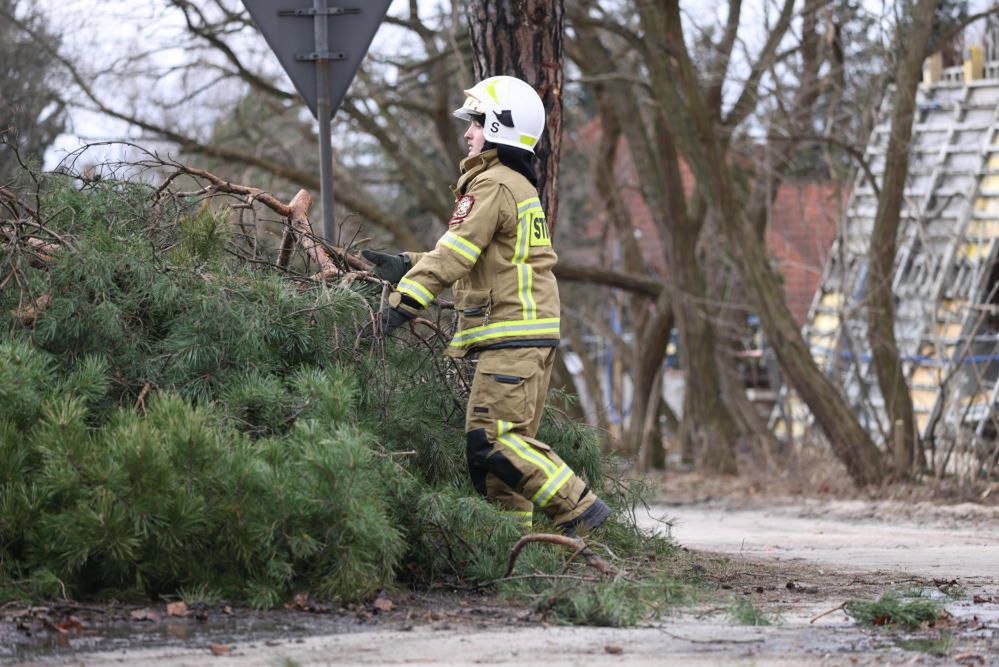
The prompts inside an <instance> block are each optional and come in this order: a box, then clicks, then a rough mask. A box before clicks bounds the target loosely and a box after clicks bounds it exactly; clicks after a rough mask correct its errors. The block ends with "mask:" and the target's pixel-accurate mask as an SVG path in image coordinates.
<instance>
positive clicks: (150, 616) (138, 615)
mask: <svg viewBox="0 0 999 667" xmlns="http://www.w3.org/2000/svg"><path fill="white" fill-rule="evenodd" d="M129 617H130V618H131V619H132V620H133V621H153V622H156V621H158V620H160V615H159V614H157V613H156V612H155V611H153V610H152V609H133V610H132V613H130V614H129Z"/></svg>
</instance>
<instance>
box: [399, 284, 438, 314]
mask: <svg viewBox="0 0 999 667" xmlns="http://www.w3.org/2000/svg"><path fill="white" fill-rule="evenodd" d="M397 289H398V290H399V292H401V293H402V294H408V295H409V296H411V297H413V298H414V299H416V301H417V302H418V303H419V304H420V305H421V306H423V307H424V308H426V307H427V305H429V304H430V302H431V301H433V300H434V295H433V294H431V293H430V290H428V289H427V288H426V287H424V286H423V285H421V284H420V283H418V282H416V281H415V280H410V279H409V278H403V279H402V280H400V281H399V287H398V288H397Z"/></svg>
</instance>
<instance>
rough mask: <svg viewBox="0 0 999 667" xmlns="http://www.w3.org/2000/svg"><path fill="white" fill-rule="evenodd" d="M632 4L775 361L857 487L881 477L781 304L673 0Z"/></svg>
mask: <svg viewBox="0 0 999 667" xmlns="http://www.w3.org/2000/svg"><path fill="white" fill-rule="evenodd" d="M639 8H640V11H641V13H642V15H643V23H645V24H646V34H649V33H650V31H653V30H656V31H661V32H662V33H663V34H665V36H666V42H665V48H664V49H663V52H662V53H660V54H659V56H660V58H661V60H659V63H660V65H659V66H658V67H655V68H653V70H652V79H653V87H654V89H655V90H656V91H657V93H658V99H659V101H660V103H661V104H662V106H663V110H664V112H665V114H664V118H665V120H666V122H667V123H668V125H669V127H670V129H671V130H672V133H673V135H674V136H675V137H676V139H677V141H678V143H679V145H680V147H681V150H682V151H683V154H684V157H685V158H686V159H687V161H688V163H689V164H690V167H691V169H692V170H693V172H694V175H695V177H696V178H697V181H698V183H699V184H701V185H702V187H704V188H705V191H706V195H707V199H708V200H709V201H710V202H711V203H712V205H713V206H715V207H716V210H717V211H718V212H719V214H720V215H721V219H722V220H723V222H724V224H722V230H723V233H724V234H725V236H726V239H727V240H728V242H729V245H730V247H731V250H732V252H733V257H734V259H735V260H736V265H737V266H738V267H739V270H740V274H741V275H742V277H743V280H744V281H745V283H746V285H747V287H748V289H749V291H750V294H751V296H752V299H753V301H754V304H753V305H754V306H755V310H756V312H757V313H758V315H759V317H760V320H761V322H762V324H763V328H764V330H765V332H766V334H767V336H768V338H769V339H770V341H771V342H772V343H773V346H774V351H775V352H776V354H777V357H778V359H779V360H780V363H781V367H782V368H783V370H784V372H785V373H786V374H787V376H788V378H789V379H790V380H791V382H792V384H793V385H794V387H795V389H796V390H797V391H798V394H799V395H800V396H801V398H802V400H804V401H805V403H806V404H807V405H808V407H809V408H810V409H811V411H812V414H813V415H814V416H815V419H816V422H817V423H818V424H819V426H820V427H821V428H822V430H823V432H824V433H825V434H826V437H827V438H828V439H829V442H830V445H831V447H832V449H833V451H834V452H835V453H836V455H837V456H838V458H839V459H840V460H841V461H842V462H843V463H844V464H845V466H846V468H847V471H848V472H849V474H850V476H851V478H852V479H853V480H854V481H855V482H856V483H857V484H859V485H866V484H871V483H875V482H878V481H880V480H881V479H882V478H883V477H884V466H883V461H882V457H881V453H880V452H879V451H878V449H877V447H876V446H875V445H874V443H873V442H872V441H871V439H870V437H869V436H868V434H867V432H866V431H865V430H864V429H863V427H862V426H861V425H860V423H859V422H858V420H857V418H856V416H855V415H854V414H853V413H852V411H851V410H850V408H849V406H848V405H847V404H846V402H845V401H844V400H843V397H842V396H841V395H840V394H839V392H838V391H837V389H836V387H835V386H834V385H833V384H832V383H831V382H830V380H829V379H828V378H827V377H826V376H825V375H824V374H823V373H822V372H821V371H820V370H819V368H818V367H817V366H816V365H815V362H814V360H813V359H812V357H811V354H810V353H809V350H808V347H807V345H806V344H805V341H804V339H803V338H802V336H801V333H800V331H799V330H798V327H797V325H796V323H795V322H794V318H793V317H792V316H791V313H790V311H789V310H788V308H787V304H786V303H785V302H784V299H783V295H782V293H781V289H780V285H779V284H778V281H777V278H776V276H775V275H774V274H773V271H772V270H771V268H770V264H769V262H768V260H767V257H766V253H765V251H764V249H763V244H762V243H761V242H760V241H759V240H758V238H757V235H756V232H755V230H754V229H753V226H752V224H751V222H750V220H748V219H747V216H746V213H745V211H743V210H742V208H741V207H740V206H739V202H738V200H737V197H736V192H735V185H734V181H733V177H732V173H731V169H730V167H729V165H728V164H727V162H726V159H725V152H724V150H723V148H722V143H721V141H720V139H719V136H718V132H717V129H716V127H715V125H714V123H713V121H712V119H711V115H710V113H709V111H708V109H707V107H706V106H705V104H704V101H703V99H702V95H701V91H700V89H699V85H698V81H697V76H696V74H695V70H694V67H693V64H692V63H691V61H690V55H689V53H688V52H687V47H686V44H685V43H684V38H683V29H682V24H681V22H680V9H679V6H678V3H677V0H667V2H666V3H665V9H664V10H663V9H662V8H661V7H660V6H659V4H658V3H655V5H653V4H651V3H650V2H649V0H640V2H639ZM659 12H661V14H662V15H661V16H658V13H659ZM691 380H692V378H691Z"/></svg>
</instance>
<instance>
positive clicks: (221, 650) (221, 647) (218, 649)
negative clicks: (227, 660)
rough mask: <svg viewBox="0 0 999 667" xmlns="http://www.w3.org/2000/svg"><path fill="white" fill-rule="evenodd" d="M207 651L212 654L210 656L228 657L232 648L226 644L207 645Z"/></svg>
mask: <svg viewBox="0 0 999 667" xmlns="http://www.w3.org/2000/svg"><path fill="white" fill-rule="evenodd" d="M208 650H209V651H211V652H212V655H229V653H230V652H231V651H232V647H231V646H229V645H228V644H209V645H208Z"/></svg>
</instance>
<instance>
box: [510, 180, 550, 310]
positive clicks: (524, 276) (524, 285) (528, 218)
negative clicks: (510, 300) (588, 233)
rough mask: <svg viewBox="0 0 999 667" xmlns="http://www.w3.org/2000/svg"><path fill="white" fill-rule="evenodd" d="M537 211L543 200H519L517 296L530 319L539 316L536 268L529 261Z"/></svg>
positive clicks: (514, 254) (516, 260) (514, 258)
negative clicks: (536, 300)
mask: <svg viewBox="0 0 999 667" xmlns="http://www.w3.org/2000/svg"><path fill="white" fill-rule="evenodd" d="M535 211H541V212H542V215H544V209H542V208H541V200H540V199H538V198H537V197H531V198H530V199H525V200H524V201H521V202H517V245H516V247H515V249H514V251H513V260H512V263H513V265H514V266H516V267H517V297H518V298H519V299H520V303H521V306H522V307H523V312H524V319H525V320H530V319H534V318H535V317H537V316H538V304H537V302H535V300H534V269H533V268H531V265H530V264H528V263H527V254H528V253H529V252H530V249H531V244H530V236H531V222H533V220H534V216H535Z"/></svg>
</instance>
